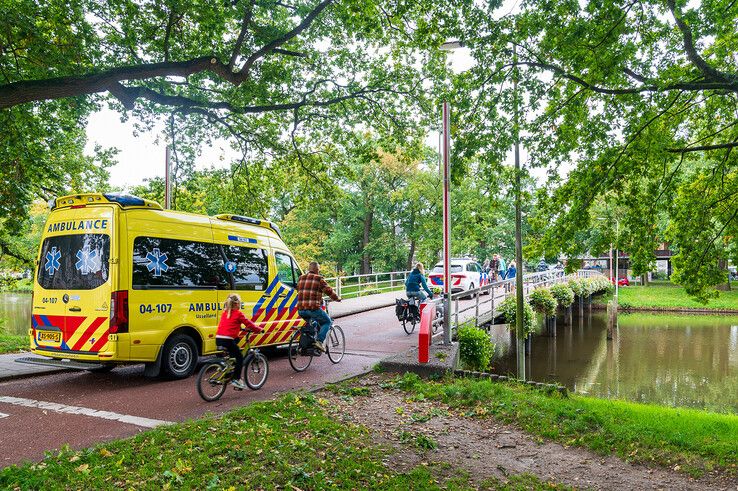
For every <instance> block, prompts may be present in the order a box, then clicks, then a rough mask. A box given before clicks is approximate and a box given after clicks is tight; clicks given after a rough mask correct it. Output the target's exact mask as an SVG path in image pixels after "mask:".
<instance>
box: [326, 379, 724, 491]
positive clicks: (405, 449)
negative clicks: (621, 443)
mask: <svg viewBox="0 0 738 491" xmlns="http://www.w3.org/2000/svg"><path fill="white" fill-rule="evenodd" d="M383 380H384V379H383V377H382V376H381V375H369V376H366V377H363V378H361V379H357V380H356V381H355V383H354V387H356V388H357V389H354V390H353V393H354V394H355V395H353V396H351V395H346V394H340V393H335V392H330V391H322V392H320V393H319V397H322V398H324V399H326V400H327V401H328V404H327V406H328V407H329V408H330V411H331V412H332V413H333V414H335V415H336V416H337V417H339V418H341V419H343V420H345V421H347V422H351V423H354V424H360V425H364V426H366V427H368V428H370V429H371V430H373V431H374V432H375V434H376V437H377V439H378V440H379V441H380V442H381V443H385V444H389V445H392V446H394V447H396V448H398V450H399V451H398V452H397V454H396V455H394V456H393V464H394V466H396V467H397V470H399V471H403V470H409V469H412V468H413V467H416V466H418V465H421V464H423V463H428V464H430V463H447V464H451V466H452V467H454V468H461V469H463V470H465V471H467V472H469V473H470V474H471V476H472V477H473V478H474V479H475V480H478V481H481V480H484V479H488V478H491V477H493V478H498V479H503V480H504V479H505V477H506V476H508V475H512V474H522V473H530V474H534V475H536V476H538V478H539V479H541V480H542V481H545V482H553V483H561V484H567V485H570V486H574V487H576V488H587V489H670V490H672V489H674V490H682V489H694V490H697V489H699V490H707V489H723V490H733V491H735V490H737V489H738V483H729V482H716V481H714V480H707V479H701V480H694V479H691V478H689V477H687V476H685V475H683V474H679V473H677V472H669V471H668V470H664V469H652V468H648V467H645V466H640V465H632V464H628V463H626V462H624V461H622V460H620V459H618V458H617V457H602V456H600V455H596V454H594V453H593V452H590V451H588V450H585V449H581V448H573V447H570V448H567V447H564V446H562V445H560V444H557V443H551V442H545V441H542V440H541V439H539V438H537V437H533V436H531V435H529V434H527V433H524V432H523V431H521V430H519V429H518V428H516V427H514V426H511V425H506V424H502V423H499V422H497V421H495V420H494V419H492V418H471V417H467V416H464V415H463V414H462V413H459V412H452V411H451V410H450V409H449V408H448V407H447V406H445V405H443V404H442V403H439V402H437V401H423V402H416V401H406V400H405V397H406V395H407V394H406V393H404V392H402V391H399V390H397V389H389V388H382V387H380V385H379V383H380V382H382V381H383ZM364 394H368V395H364ZM418 437H420V438H418ZM425 437H428V438H427V439H426V438H425ZM428 442H435V443H436V444H437V447H436V448H435V449H428V450H423V449H422V447H423V445H426V446H432V443H430V445H429V443H428ZM419 447H420V448H419Z"/></svg>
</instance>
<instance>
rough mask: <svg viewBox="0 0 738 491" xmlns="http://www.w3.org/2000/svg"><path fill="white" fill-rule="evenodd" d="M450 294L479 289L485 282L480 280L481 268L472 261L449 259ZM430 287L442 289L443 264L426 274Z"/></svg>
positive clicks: (437, 265)
mask: <svg viewBox="0 0 738 491" xmlns="http://www.w3.org/2000/svg"><path fill="white" fill-rule="evenodd" d="M449 273H450V274H451V292H452V293H456V292H463V291H467V290H473V289H474V288H477V287H479V286H480V285H482V283H483V282H484V281H486V280H483V278H482V266H480V265H479V263H478V262H476V261H474V260H473V259H451V268H450V271H449ZM428 280H429V281H430V284H431V285H432V286H439V287H443V262H440V263H438V264H436V265H435V266H434V267H433V269H432V270H431V272H430V273H429V274H428Z"/></svg>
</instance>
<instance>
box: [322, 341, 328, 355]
mask: <svg viewBox="0 0 738 491" xmlns="http://www.w3.org/2000/svg"><path fill="white" fill-rule="evenodd" d="M323 351H325V352H328V339H326V340H325V341H323Z"/></svg>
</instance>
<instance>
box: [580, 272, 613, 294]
mask: <svg viewBox="0 0 738 491" xmlns="http://www.w3.org/2000/svg"><path fill="white" fill-rule="evenodd" d="M586 282H587V292H588V294H589V295H591V294H593V293H598V292H608V291H610V289H611V288H612V283H611V282H610V280H608V279H607V278H605V277H604V276H593V277H591V278H587V279H586Z"/></svg>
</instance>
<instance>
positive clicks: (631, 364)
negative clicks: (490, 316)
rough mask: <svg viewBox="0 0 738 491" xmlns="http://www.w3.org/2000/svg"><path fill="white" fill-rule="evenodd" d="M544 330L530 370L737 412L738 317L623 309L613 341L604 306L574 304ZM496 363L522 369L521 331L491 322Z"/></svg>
mask: <svg viewBox="0 0 738 491" xmlns="http://www.w3.org/2000/svg"><path fill="white" fill-rule="evenodd" d="M563 324H564V323H563V319H562V320H561V322H558V323H557V326H556V336H555V337H554V336H543V335H538V336H536V337H535V338H534V339H533V344H532V350H531V356H530V357H529V358H528V359H527V363H526V370H527V377H528V378H529V379H531V380H536V381H550V382H552V381H557V382H559V383H561V384H563V385H566V386H567V387H569V388H570V389H572V390H574V391H576V392H580V393H584V394H590V395H593V396H597V397H605V398H620V399H627V400H632V401H639V402H651V403H657V404H664V405H669V406H681V407H694V408H700V409H707V410H711V411H719V412H732V413H738V317H726V316H691V315H662V314H621V315H620V317H619V322H618V327H617V329H616V330H615V332H614V336H613V340H611V341H609V342H608V341H607V319H606V316H605V314H604V313H600V312H595V313H591V312H588V311H586V310H585V312H584V313H583V315H578V312H577V310H576V309H575V311H574V319H573V322H572V325H570V326H566V325H563ZM491 332H492V337H493V340H494V341H495V342H496V343H497V346H498V352H497V359H496V362H495V363H494V370H495V371H497V372H498V373H512V374H514V373H515V371H516V368H515V367H516V364H515V338H514V336H511V335H510V333H509V332H508V331H507V330H506V328H505V327H504V326H493V328H492V331H491Z"/></svg>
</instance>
